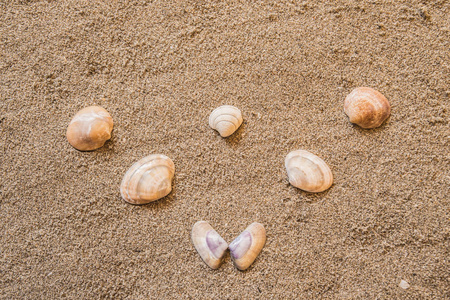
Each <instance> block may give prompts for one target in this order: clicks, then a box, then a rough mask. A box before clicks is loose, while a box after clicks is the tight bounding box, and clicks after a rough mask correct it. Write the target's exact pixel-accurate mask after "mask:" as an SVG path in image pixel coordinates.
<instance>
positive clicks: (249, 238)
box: [228, 222, 266, 271]
mask: <svg viewBox="0 0 450 300" xmlns="http://www.w3.org/2000/svg"><path fill="white" fill-rule="evenodd" d="M265 243H266V230H265V229H264V226H263V225H262V224H260V223H256V222H255V223H252V224H250V226H248V227H247V228H246V229H245V230H244V231H243V232H242V233H241V234H240V235H239V236H238V237H237V238H236V239H235V240H234V241H232V242H231V243H230V246H229V247H228V248H229V249H230V253H231V258H232V259H233V263H234V265H235V266H236V268H238V269H239V270H242V271H243V270H246V269H247V268H248V267H250V265H251V264H252V263H253V262H254V261H255V259H256V257H257V256H258V255H259V253H260V252H261V250H262V248H263V247H264V244H265Z"/></svg>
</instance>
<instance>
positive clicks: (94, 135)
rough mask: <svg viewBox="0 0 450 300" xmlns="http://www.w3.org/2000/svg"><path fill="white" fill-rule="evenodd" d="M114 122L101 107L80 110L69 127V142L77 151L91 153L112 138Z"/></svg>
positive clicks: (67, 133) (67, 134)
mask: <svg viewBox="0 0 450 300" xmlns="http://www.w3.org/2000/svg"><path fill="white" fill-rule="evenodd" d="M112 129H113V120H112V117H111V115H110V114H109V113H108V112H107V111H106V110H105V109H104V108H102V107H100V106H89V107H85V108H83V109H82V110H80V111H79V112H78V113H77V114H76V115H75V116H74V117H73V119H72V121H71V122H70V124H69V126H68V127H67V132H66V136H67V140H68V141H69V143H70V144H71V145H72V146H73V147H74V148H75V149H77V150H80V151H91V150H95V149H97V148H100V147H102V146H103V145H104V144H105V142H106V141H107V140H109V139H110V138H111V131H112Z"/></svg>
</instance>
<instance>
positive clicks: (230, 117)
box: [209, 105, 242, 137]
mask: <svg viewBox="0 0 450 300" xmlns="http://www.w3.org/2000/svg"><path fill="white" fill-rule="evenodd" d="M241 124H242V114H241V111H240V110H239V108H237V107H234V106H231V105H222V106H220V107H218V108H216V109H215V110H213V112H212V113H211V115H210V116H209V126H211V128H212V129H215V130H217V131H218V132H219V133H220V135H221V136H222V137H227V136H230V135H232V134H233V133H234V132H235V131H236V130H237V129H238V128H239V126H241Z"/></svg>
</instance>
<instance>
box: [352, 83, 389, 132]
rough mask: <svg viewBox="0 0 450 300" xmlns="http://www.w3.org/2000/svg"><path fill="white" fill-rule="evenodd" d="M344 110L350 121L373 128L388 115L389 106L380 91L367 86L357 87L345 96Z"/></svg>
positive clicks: (363, 126)
mask: <svg viewBox="0 0 450 300" xmlns="http://www.w3.org/2000/svg"><path fill="white" fill-rule="evenodd" d="M344 112H345V113H346V114H347V116H348V117H349V119H350V122H351V123H355V124H357V125H359V126H361V127H362V128H375V127H378V126H380V125H381V124H382V123H383V122H384V121H385V120H386V119H387V118H388V117H389V115H390V113H391V106H390V105H389V101H388V100H387V99H386V97H384V96H383V95H382V94H381V93H380V92H378V91H376V90H374V89H371V88H368V87H359V88H356V89H354V90H353V91H352V92H351V93H350V94H349V95H348V96H347V98H345V101H344Z"/></svg>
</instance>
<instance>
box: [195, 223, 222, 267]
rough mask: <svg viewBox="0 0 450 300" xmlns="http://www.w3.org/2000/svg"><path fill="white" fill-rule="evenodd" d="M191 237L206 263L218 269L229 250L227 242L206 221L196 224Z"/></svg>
mask: <svg viewBox="0 0 450 300" xmlns="http://www.w3.org/2000/svg"><path fill="white" fill-rule="evenodd" d="M191 239H192V243H193V244H194V247H195V249H196V250H197V252H198V254H200V257H201V258H202V259H203V261H204V262H205V264H207V265H208V266H209V267H210V268H212V269H217V268H218V267H219V266H220V264H221V263H222V259H223V256H224V255H225V252H226V251H227V248H228V244H227V242H225V240H224V239H223V238H222V237H221V236H220V235H219V234H218V233H217V232H216V231H215V230H214V229H213V228H212V227H211V225H209V224H208V222H205V221H198V222H197V223H195V224H194V227H192V233H191Z"/></svg>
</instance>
